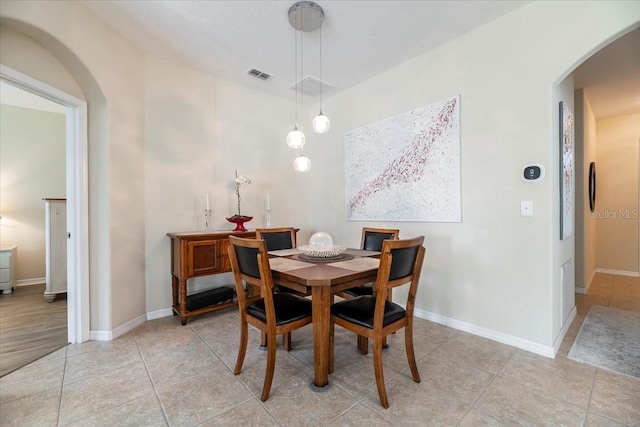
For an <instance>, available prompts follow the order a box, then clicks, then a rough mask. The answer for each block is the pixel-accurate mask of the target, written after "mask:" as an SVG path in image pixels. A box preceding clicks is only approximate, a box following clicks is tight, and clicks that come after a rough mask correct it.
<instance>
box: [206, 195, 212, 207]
mask: <svg viewBox="0 0 640 427" xmlns="http://www.w3.org/2000/svg"><path fill="white" fill-rule="evenodd" d="M207 209H211V206H209V193H207Z"/></svg>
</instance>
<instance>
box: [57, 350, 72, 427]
mask: <svg viewBox="0 0 640 427" xmlns="http://www.w3.org/2000/svg"><path fill="white" fill-rule="evenodd" d="M68 354H69V346H68V345H67V346H66V347H65V351H64V366H63V367H62V383H61V384H60V398H59V399H58V417H57V420H56V425H57V426H60V415H61V414H62V394H63V393H64V376H65V375H66V374H67V356H68Z"/></svg>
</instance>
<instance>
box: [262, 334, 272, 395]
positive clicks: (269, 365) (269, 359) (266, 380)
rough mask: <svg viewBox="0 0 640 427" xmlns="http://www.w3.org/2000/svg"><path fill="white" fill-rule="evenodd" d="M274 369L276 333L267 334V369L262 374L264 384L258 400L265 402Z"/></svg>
mask: <svg viewBox="0 0 640 427" xmlns="http://www.w3.org/2000/svg"><path fill="white" fill-rule="evenodd" d="M275 370H276V335H275V334H267V371H266V372H265V374H264V384H263V385H262V396H261V397H260V400H262V401H263V402H266V401H267V399H268V398H269V392H270V391H271V382H272V381H273V373H274V372H275Z"/></svg>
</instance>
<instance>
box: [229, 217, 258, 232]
mask: <svg viewBox="0 0 640 427" xmlns="http://www.w3.org/2000/svg"><path fill="white" fill-rule="evenodd" d="M252 219H253V217H252V216H245V215H234V216H232V217H231V218H227V221H229V222H232V223H234V224H235V225H236V228H234V229H233V231H247V229H246V228H244V223H245V222H249V221H251V220H252Z"/></svg>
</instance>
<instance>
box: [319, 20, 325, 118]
mask: <svg viewBox="0 0 640 427" xmlns="http://www.w3.org/2000/svg"><path fill="white" fill-rule="evenodd" d="M322 86H324V83H323V82H322V24H320V114H322Z"/></svg>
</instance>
